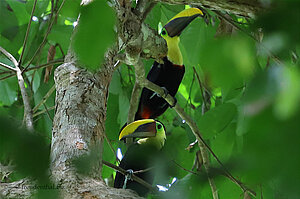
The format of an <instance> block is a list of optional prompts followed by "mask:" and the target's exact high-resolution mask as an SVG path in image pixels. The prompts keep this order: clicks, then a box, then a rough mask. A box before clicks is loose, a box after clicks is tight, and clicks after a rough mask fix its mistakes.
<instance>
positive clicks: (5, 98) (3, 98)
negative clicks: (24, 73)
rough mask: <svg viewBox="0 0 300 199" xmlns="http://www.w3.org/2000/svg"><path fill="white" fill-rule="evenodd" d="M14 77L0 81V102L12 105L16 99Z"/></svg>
mask: <svg viewBox="0 0 300 199" xmlns="http://www.w3.org/2000/svg"><path fill="white" fill-rule="evenodd" d="M16 84H17V82H16V78H9V79H7V80H5V81H1V82H0V93H1V95H0V104H1V105H7V106H10V105H12V104H13V103H14V102H15V101H16V99H17V89H16V86H17V85H16Z"/></svg>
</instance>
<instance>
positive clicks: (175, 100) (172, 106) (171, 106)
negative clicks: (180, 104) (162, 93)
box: [170, 97, 177, 108]
mask: <svg viewBox="0 0 300 199" xmlns="http://www.w3.org/2000/svg"><path fill="white" fill-rule="evenodd" d="M173 99H174V104H173V105H171V104H170V108H174V107H175V106H176V104H177V99H176V98H175V97H174V98H173Z"/></svg>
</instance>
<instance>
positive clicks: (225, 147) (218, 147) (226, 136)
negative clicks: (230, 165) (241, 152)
mask: <svg viewBox="0 0 300 199" xmlns="http://www.w3.org/2000/svg"><path fill="white" fill-rule="evenodd" d="M235 131H236V123H231V124H229V125H228V126H227V127H225V129H224V130H223V131H222V133H221V134H219V135H217V136H216V137H215V138H214V139H211V140H210V146H211V148H212V150H213V151H214V153H215V154H216V155H217V156H218V158H219V159H220V160H221V162H226V161H228V160H229V159H230V157H231V155H232V151H233V147H234V144H235V140H236V133H235ZM214 161H215V159H214ZM216 165H217V166H219V164H218V163H216Z"/></svg>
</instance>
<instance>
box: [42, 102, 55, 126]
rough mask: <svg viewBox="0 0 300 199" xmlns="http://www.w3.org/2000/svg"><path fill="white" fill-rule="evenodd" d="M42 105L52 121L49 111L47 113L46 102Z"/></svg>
mask: <svg viewBox="0 0 300 199" xmlns="http://www.w3.org/2000/svg"><path fill="white" fill-rule="evenodd" d="M43 105H44V108H45V110H46V113H47V115H48V117H49V119H50V120H51V121H52V123H53V119H52V118H51V116H50V113H49V110H48V108H47V106H46V104H43Z"/></svg>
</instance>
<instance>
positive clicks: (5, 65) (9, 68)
mask: <svg viewBox="0 0 300 199" xmlns="http://www.w3.org/2000/svg"><path fill="white" fill-rule="evenodd" d="M0 65H1V66H3V67H4V68H6V69H8V70H11V71H14V72H16V69H15V68H13V67H11V66H9V65H7V64H4V63H2V62H0ZM7 72H10V71H7Z"/></svg>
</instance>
